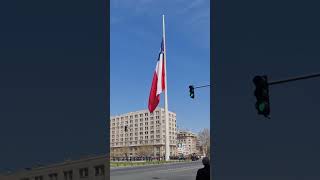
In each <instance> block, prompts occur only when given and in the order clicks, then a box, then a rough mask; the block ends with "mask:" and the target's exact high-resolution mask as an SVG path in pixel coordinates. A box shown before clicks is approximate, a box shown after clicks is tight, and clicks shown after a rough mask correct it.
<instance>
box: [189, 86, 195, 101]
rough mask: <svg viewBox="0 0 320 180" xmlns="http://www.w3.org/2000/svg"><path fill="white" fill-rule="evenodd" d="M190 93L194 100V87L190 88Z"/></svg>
mask: <svg viewBox="0 0 320 180" xmlns="http://www.w3.org/2000/svg"><path fill="white" fill-rule="evenodd" d="M189 93H190V97H191V98H192V99H194V87H193V86H192V85H191V86H189Z"/></svg>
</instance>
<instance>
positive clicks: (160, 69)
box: [157, 53, 163, 95]
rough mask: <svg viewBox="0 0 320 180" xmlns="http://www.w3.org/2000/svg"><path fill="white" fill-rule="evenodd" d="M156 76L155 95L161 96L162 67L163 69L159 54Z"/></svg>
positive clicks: (161, 55)
mask: <svg viewBox="0 0 320 180" xmlns="http://www.w3.org/2000/svg"><path fill="white" fill-rule="evenodd" d="M157 66H158V67H157V69H158V71H157V76H158V83H157V95H159V94H161V92H162V71H163V69H162V67H163V53H161V54H160V57H159V61H158V63H157Z"/></svg>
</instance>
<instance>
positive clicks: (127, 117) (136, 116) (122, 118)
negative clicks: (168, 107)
mask: <svg viewBox="0 0 320 180" xmlns="http://www.w3.org/2000/svg"><path fill="white" fill-rule="evenodd" d="M159 113H160V112H159V111H155V114H156V115H159ZM149 115H150V116H153V115H154V113H140V114H139V115H138V114H135V115H134V118H138V117H143V116H149ZM169 117H176V116H175V115H174V114H171V113H169ZM129 118H130V119H133V115H130V116H125V117H120V118H119V117H117V118H113V119H112V121H114V120H128V119H129Z"/></svg>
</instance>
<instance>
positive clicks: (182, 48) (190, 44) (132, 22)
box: [110, 0, 210, 132]
mask: <svg viewBox="0 0 320 180" xmlns="http://www.w3.org/2000/svg"><path fill="white" fill-rule="evenodd" d="M209 5H210V1H209V0H192V1H191V0H188V1H186V0H164V1H155V0H137V1H131V0H111V2H110V10H111V12H110V18H111V19H110V23H111V26H110V33H111V34H110V39H111V40H110V46H111V49H110V53H111V54H110V88H111V89H110V114H111V115H117V114H122V113H126V112H131V111H136V110H141V109H147V107H148V97H149V91H150V87H151V82H152V76H153V72H154V69H155V66H156V60H157V57H158V53H159V49H160V44H161V38H162V14H165V21H166V22H165V25H166V48H167V71H168V72H167V75H168V77H167V78H168V106H169V111H173V112H175V113H177V122H178V126H179V127H181V128H185V129H189V130H192V131H195V132H197V131H199V130H200V129H202V128H205V127H209V125H210V109H209V108H210V92H209V90H210V88H208V87H207V88H202V89H196V91H195V99H191V98H190V97H189V88H188V86H189V85H190V84H194V85H195V86H198V85H206V84H209V83H210V43H209V42H210V40H209V38H210V7H209ZM163 101H164V96H163V94H162V97H161V100H160V104H159V105H160V106H161V107H163Z"/></svg>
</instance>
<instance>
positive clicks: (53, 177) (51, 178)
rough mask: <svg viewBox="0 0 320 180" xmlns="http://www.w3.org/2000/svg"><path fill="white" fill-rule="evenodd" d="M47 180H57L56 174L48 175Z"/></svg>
mask: <svg viewBox="0 0 320 180" xmlns="http://www.w3.org/2000/svg"><path fill="white" fill-rule="evenodd" d="M49 179H50V180H58V174H57V173H53V174H49Z"/></svg>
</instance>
